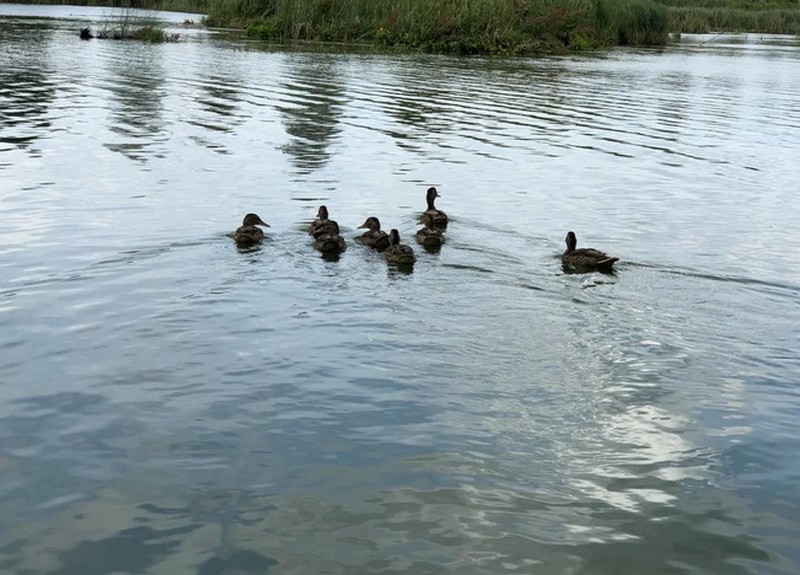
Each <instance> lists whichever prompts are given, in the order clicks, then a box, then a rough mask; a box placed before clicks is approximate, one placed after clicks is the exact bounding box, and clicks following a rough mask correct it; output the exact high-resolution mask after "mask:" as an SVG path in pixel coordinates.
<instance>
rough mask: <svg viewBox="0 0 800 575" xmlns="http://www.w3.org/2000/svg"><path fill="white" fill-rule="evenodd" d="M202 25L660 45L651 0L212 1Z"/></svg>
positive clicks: (414, 40) (494, 47) (432, 41)
mask: <svg viewBox="0 0 800 575" xmlns="http://www.w3.org/2000/svg"><path fill="white" fill-rule="evenodd" d="M208 23H209V25H216V26H231V25H240V26H246V27H247V33H248V34H249V35H251V36H253V37H256V38H261V39H264V40H269V41H275V42H294V41H302V40H311V41H322V42H345V43H358V44H367V45H370V46H374V47H378V48H382V49H387V48H389V49H392V48H398V49H402V50H419V51H426V52H443V53H458V54H479V53H480V54H531V53H542V52H554V51H565V50H567V49H572V50H582V49H591V48H596V47H603V46H609V45H619V44H640V45H657V44H663V43H665V42H666V40H667V35H668V15H667V9H666V8H665V7H664V6H662V5H660V4H657V3H655V2H653V1H651V0H561V1H558V2H556V1H553V0H215V1H214V2H213V3H212V5H211V7H210V9H209V15H208Z"/></svg>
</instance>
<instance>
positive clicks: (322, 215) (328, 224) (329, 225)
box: [308, 206, 339, 237]
mask: <svg viewBox="0 0 800 575" xmlns="http://www.w3.org/2000/svg"><path fill="white" fill-rule="evenodd" d="M308 233H309V234H310V235H312V236H314V237H316V236H318V235H320V234H325V233H330V234H334V235H337V234H338V233H339V224H337V223H336V222H335V221H333V220H331V219H328V208H327V207H325V206H320V207H319V209H318V210H317V219H316V220H314V221H313V222H311V224H309V226H308Z"/></svg>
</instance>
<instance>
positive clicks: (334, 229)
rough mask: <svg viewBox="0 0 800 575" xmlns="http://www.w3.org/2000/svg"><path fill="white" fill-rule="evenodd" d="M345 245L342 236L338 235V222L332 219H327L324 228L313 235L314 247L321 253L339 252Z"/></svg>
mask: <svg viewBox="0 0 800 575" xmlns="http://www.w3.org/2000/svg"><path fill="white" fill-rule="evenodd" d="M346 247H347V244H345V242H344V238H343V237H342V236H340V235H339V224H337V223H336V222H334V221H333V220H328V221H327V222H326V225H325V229H324V230H323V231H321V232H319V233H317V234H315V235H314V248H315V249H316V250H317V251H320V252H322V253H323V254H340V253H342V252H343V251H344V250H345V248H346Z"/></svg>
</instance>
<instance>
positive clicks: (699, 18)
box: [659, 0, 800, 34]
mask: <svg viewBox="0 0 800 575" xmlns="http://www.w3.org/2000/svg"><path fill="white" fill-rule="evenodd" d="M659 2H660V3H661V4H664V5H665V6H667V7H668V8H669V11H670V31H672V32H699V33H703V32H759V33H762V34H798V33H800V0H659Z"/></svg>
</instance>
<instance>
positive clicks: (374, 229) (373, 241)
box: [358, 216, 389, 251]
mask: <svg viewBox="0 0 800 575" xmlns="http://www.w3.org/2000/svg"><path fill="white" fill-rule="evenodd" d="M358 228H359V229H362V228H367V231H366V232H364V233H363V234H361V243H363V244H364V245H365V246H367V247H369V248H375V249H376V250H378V251H381V250H385V249H386V248H388V247H389V235H388V234H387V233H386V232H384V231H383V230H382V229H381V221H380V220H379V219H378V218H376V217H375V216H370V217H368V218H367V220H366V221H365V222H364V223H363V224H361V225H360V226H358Z"/></svg>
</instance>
